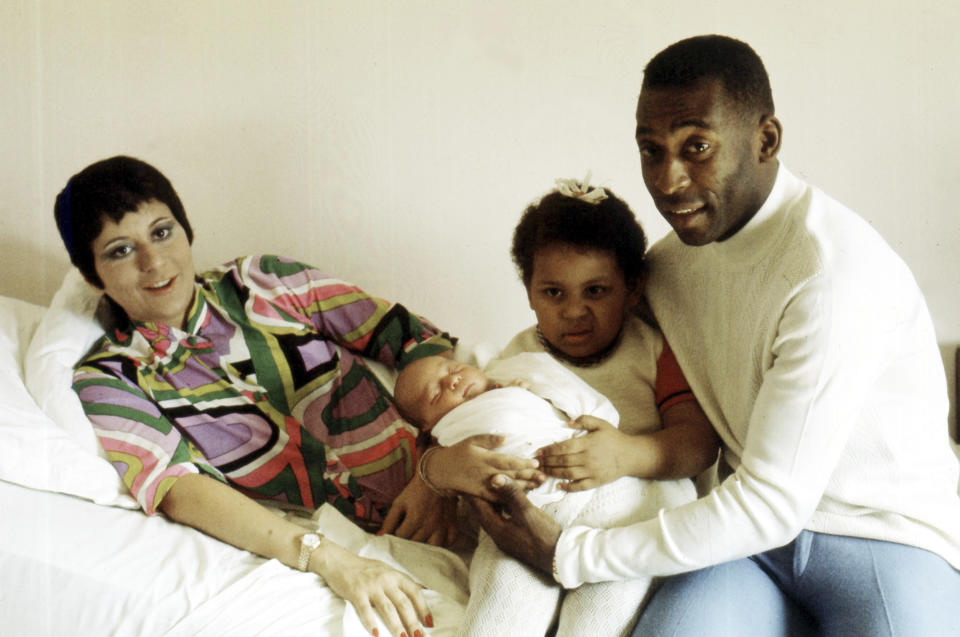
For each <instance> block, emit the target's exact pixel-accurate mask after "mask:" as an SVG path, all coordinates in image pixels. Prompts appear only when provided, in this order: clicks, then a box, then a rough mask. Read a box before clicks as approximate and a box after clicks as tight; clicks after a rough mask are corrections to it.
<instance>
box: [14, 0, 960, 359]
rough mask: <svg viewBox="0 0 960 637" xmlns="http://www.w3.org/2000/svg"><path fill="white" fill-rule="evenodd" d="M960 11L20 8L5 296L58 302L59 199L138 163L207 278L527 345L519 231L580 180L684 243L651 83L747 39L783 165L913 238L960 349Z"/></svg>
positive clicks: (743, 3)
mask: <svg viewBox="0 0 960 637" xmlns="http://www.w3.org/2000/svg"><path fill="white" fill-rule="evenodd" d="M958 20H960V5H958V4H957V3H947V2H942V1H939V0H921V1H919V2H913V3H909V4H908V3H904V2H900V1H898V2H893V1H891V0H878V1H873V2H865V1H864V2H859V1H853V0H846V1H841V2H816V1H814V2H796V1H792V0H791V1H789V2H787V1H780V2H762V3H761V2H750V1H748V0H734V1H728V2H722V3H721V2H717V1H716V0H690V1H688V2H684V3H664V2H660V1H655V0H650V1H643V2H628V1H626V0H619V1H618V0H591V1H583V2H563V1H557V0H535V1H531V0H527V1H523V2H517V1H516V0H511V1H503V0H496V1H489V0H474V1H469V2H454V1H441V0H434V1H423V0H421V1H404V2H397V1H391V0H370V1H357V2H347V1H338V2H334V1H316V2H308V1H299V2H298V1H292V0H291V1H280V2H271V1H266V0H264V1H262V2H251V1H247V2H238V1H221V2H210V1H199V2H198V1H196V0H191V1H189V2H187V1H166V2H162V3H158V2H128V1H124V0H84V2H82V3H74V2H67V1H63V2H53V1H45V0H30V1H26V0H21V1H18V0H3V1H2V2H0V34H2V37H3V42H4V45H3V47H2V51H0V85H2V87H3V91H2V103H3V106H2V108H3V111H2V113H3V117H2V118H0V139H2V140H3V151H4V152H3V154H2V158H0V175H2V178H0V265H2V266H3V271H4V273H5V276H4V277H3V278H2V279H0V294H3V295H8V296H16V297H20V298H24V299H27V300H30V301H33V302H37V303H46V302H47V301H48V300H49V299H50V297H51V296H52V294H53V292H54V291H55V290H56V288H57V286H58V285H59V282H60V280H61V278H62V277H63V274H64V273H65V272H66V270H67V266H68V264H67V260H66V258H65V256H64V254H63V250H62V247H61V245H60V241H59V238H58V236H57V234H56V231H55V228H54V224H53V221H52V214H51V209H52V204H53V199H54V197H55V196H56V193H57V192H58V191H59V189H60V188H61V187H62V186H63V184H64V183H65V181H66V179H67V178H68V177H69V176H70V175H71V174H73V173H74V172H76V171H77V170H79V169H80V168H82V167H83V166H85V165H86V164H88V163H90V162H92V161H94V160H97V159H100V158H103V157H106V156H110V155H114V154H118V153H126V154H132V155H136V156H139V157H141V158H143V159H146V160H147V161H149V162H151V163H153V164H155V165H156V166H158V167H159V168H160V169H161V170H163V171H164V172H165V173H166V174H167V175H168V176H169V177H170V178H171V179H172V181H173V182H174V185H175V186H176V187H177V189H178V191H179V193H180V195H181V198H182V199H183V200H184V203H185V205H186V207H187V211H188V213H189V215H190V218H191V221H192V223H193V225H194V228H195V230H196V234H197V240H196V243H195V251H196V260H197V262H198V264H199V265H201V266H206V265H211V264H213V263H215V262H219V261H222V260H226V259H228V258H230V257H232V256H235V255H239V254H245V253H249V252H275V253H281V254H286V255H290V256H295V257H297V258H300V259H302V260H305V261H308V262H311V263H314V264H316V265H319V266H321V267H323V268H325V269H327V270H329V271H331V272H333V273H335V274H336V275H338V276H341V277H343V278H346V279H348V280H351V281H353V282H355V283H357V284H359V285H361V286H362V287H364V288H365V289H367V290H368V291H370V292H372V293H375V294H378V295H381V296H384V297H388V298H391V299H397V300H401V301H402V302H404V303H405V304H407V305H408V306H410V307H411V308H413V309H414V310H416V311H418V312H421V313H423V314H426V315H428V316H430V317H431V318H432V319H433V320H434V321H436V322H437V323H439V324H441V325H442V326H444V327H445V328H447V329H450V330H451V331H453V332H455V333H457V334H460V335H462V336H463V337H464V338H465V339H466V340H468V341H488V342H491V343H493V344H496V345H502V344H504V343H505V341H506V340H507V339H508V338H509V337H510V336H511V335H512V334H513V333H514V332H516V331H517V330H519V329H521V328H523V327H525V326H526V325H528V324H530V323H531V322H532V313H531V312H530V311H529V309H528V308H527V306H526V300H525V296H524V293H523V289H522V286H521V285H520V283H519V282H518V281H517V279H516V276H515V274H514V271H513V267H512V265H511V263H510V259H509V252H508V247H509V240H510V236H511V232H512V229H513V225H514V223H515V222H516V220H517V218H518V216H519V214H520V212H521V211H522V209H523V208H524V206H525V205H526V204H527V203H528V202H529V201H530V200H532V199H534V198H535V197H537V196H539V195H540V194H542V193H543V192H544V191H546V190H547V189H549V188H550V187H551V186H552V184H553V179H554V178H555V177H559V176H582V175H584V174H585V173H586V172H587V171H588V170H590V171H592V172H593V175H594V177H595V179H596V180H599V181H600V182H601V183H603V184H604V185H606V186H608V187H610V188H612V189H613V190H614V191H616V192H617V193H619V194H620V195H621V196H623V197H624V198H625V199H627V201H629V202H630V203H631V205H632V206H633V208H634V210H635V211H636V212H637V214H638V216H639V217H640V219H641V221H642V223H643V224H644V225H645V227H646V228H647V230H648V232H649V234H650V235H651V237H653V238H657V237H659V236H661V235H662V234H663V233H664V232H666V225H665V224H664V222H662V221H661V220H660V218H659V217H658V215H657V214H656V211H655V210H654V209H653V208H652V206H651V204H650V203H649V200H648V197H647V195H646V192H645V190H644V188H643V184H642V181H641V178H640V171H639V161H638V156H637V152H636V148H635V145H634V143H633V139H632V137H633V135H632V130H633V108H634V102H635V99H636V94H637V91H638V88H639V84H640V80H641V71H642V68H643V64H644V63H645V62H646V60H647V59H649V57H650V56H651V55H653V54H654V53H656V52H657V51H658V50H660V49H661V48H663V47H664V46H666V45H667V44H669V43H670V42H673V41H675V40H677V39H679V38H682V37H686V36H689V35H694V34H698V33H705V32H720V33H727V34H730V35H733V36H736V37H739V38H742V39H744V40H746V41H747V42H749V43H750V44H751V45H753V46H754V48H755V49H756V50H757V51H758V52H759V53H760V55H761V56H762V57H763V59H764V61H765V63H766V65H767V68H768V71H769V72H770V75H771V78H772V83H773V89H774V98H775V100H776V103H777V113H778V115H779V116H780V118H781V120H782V122H783V123H784V127H785V136H784V146H783V152H782V155H781V157H782V159H783V160H784V161H785V162H786V163H787V164H788V165H789V166H790V167H791V169H792V170H793V171H794V172H796V173H798V174H800V175H802V176H804V177H806V178H808V179H809V180H810V181H812V182H813V183H815V184H817V185H819V186H820V187H822V188H823V189H824V190H826V191H827V192H828V193H830V194H832V195H833V196H835V197H836V198H838V199H840V200H841V201H843V202H845V203H846V204H848V205H849V206H850V207H852V208H854V209H855V210H857V211H858V212H860V213H861V214H862V215H863V216H864V217H865V218H866V219H867V220H868V221H870V222H871V223H872V224H873V225H874V226H875V227H877V228H878V229H879V230H880V232H881V233H882V234H883V235H884V236H886V237H887V239H888V241H889V242H890V243H891V244H892V245H893V247H894V248H895V249H896V250H897V251H898V252H899V253H900V254H901V255H902V256H903V258H904V259H905V260H906V261H907V262H908V263H909V264H910V266H911V267H912V269H913V271H914V273H915V275H916V277H917V279H918V281H919V283H920V285H921V287H922V288H923V290H924V292H925V293H926V295H927V299H928V302H929V304H930V307H931V310H932V312H933V315H934V318H935V321H936V325H937V330H938V334H939V337H940V339H941V341H942V342H944V343H946V344H948V345H949V344H956V343H958V342H960V250H958V246H960V214H958V212H957V204H956V193H957V186H956V184H957V177H956V175H957V173H958V168H960V155H958V152H957V149H958V148H960V133H958V131H960V128H958V125H957V115H956V104H958V103H960V82H958V81H957V72H956V70H955V64H956V60H957V59H958V58H960V44H958V38H957V37H956V35H955V33H954V26H955V25H956V24H957V23H958ZM951 357H952V355H951Z"/></svg>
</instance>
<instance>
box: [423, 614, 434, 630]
mask: <svg viewBox="0 0 960 637" xmlns="http://www.w3.org/2000/svg"><path fill="white" fill-rule="evenodd" d="M423 623H424V624H426V625H427V628H433V615H431V614H429V613H427V618H426V619H425V620H424V622H423Z"/></svg>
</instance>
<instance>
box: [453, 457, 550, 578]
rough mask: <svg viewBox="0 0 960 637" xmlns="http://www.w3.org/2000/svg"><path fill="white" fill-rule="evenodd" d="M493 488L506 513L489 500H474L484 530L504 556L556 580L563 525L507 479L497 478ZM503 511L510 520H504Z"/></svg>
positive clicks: (472, 502) (499, 476)
mask: <svg viewBox="0 0 960 637" xmlns="http://www.w3.org/2000/svg"><path fill="white" fill-rule="evenodd" d="M490 486H491V489H492V490H493V491H494V492H495V494H496V496H497V497H498V498H499V499H500V502H501V504H502V509H501V508H500V507H497V506H495V505H493V504H491V503H490V502H487V501H486V500H482V499H480V498H473V497H472V498H470V504H471V506H473V509H474V510H475V511H476V512H477V515H478V516H479V517H480V524H482V525H483V528H484V530H485V531H486V532H487V533H489V534H490V537H492V538H493V541H494V542H496V544H497V546H498V547H500V549H501V550H502V551H503V552H505V553H507V554H508V555H512V556H513V557H515V558H517V559H518V560H520V561H522V562H524V563H526V564H529V565H530V566H532V567H534V568H536V569H538V570H540V571H542V572H544V573H546V574H547V575H550V576H553V575H554V568H553V566H554V559H553V556H554V553H555V551H556V548H557V540H558V539H559V538H560V532H561V530H562V529H561V528H560V525H559V524H557V522H556V521H555V520H554V519H553V518H551V517H550V516H549V515H547V514H546V513H544V512H543V511H541V510H540V509H538V508H537V507H535V506H533V505H532V504H531V503H530V500H528V499H527V496H526V495H524V492H523V489H522V488H521V486H520V485H519V484H517V483H516V482H514V481H512V480H510V479H509V478H507V477H506V476H504V475H496V476H494V477H493V478H492V479H491V480H490ZM501 510H503V511H506V513H507V514H508V515H509V516H510V517H509V518H506V517H504V516H503V514H502V513H501Z"/></svg>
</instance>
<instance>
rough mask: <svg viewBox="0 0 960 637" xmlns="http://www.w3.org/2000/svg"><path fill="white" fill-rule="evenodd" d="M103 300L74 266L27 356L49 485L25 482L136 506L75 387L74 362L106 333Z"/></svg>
mask: <svg viewBox="0 0 960 637" xmlns="http://www.w3.org/2000/svg"><path fill="white" fill-rule="evenodd" d="M99 299H100V295H99V294H97V293H96V292H95V291H94V290H93V289H92V288H91V287H90V286H89V285H87V283H86V282H85V281H84V280H83V277H82V276H81V275H80V272H79V271H78V270H76V269H71V271H70V272H69V273H67V276H66V277H65V278H64V280H63V284H62V285H61V286H60V289H59V290H58V291H57V293H56V294H55V295H54V297H53V301H51V303H50V307H49V308H48V309H47V310H46V311H45V312H44V313H43V318H42V319H41V320H40V323H39V325H38V326H37V329H36V331H35V332H34V334H33V338H32V339H31V341H30V345H29V347H28V348H27V352H26V354H25V355H24V359H23V371H24V378H25V379H26V387H27V389H28V390H29V392H30V394H32V395H33V398H34V399H35V401H36V405H37V406H39V409H40V411H41V412H42V413H43V414H44V415H45V416H46V422H45V424H44V426H43V427H39V428H38V429H39V431H37V432H36V436H35V437H36V438H37V440H31V441H30V442H32V443H33V444H41V445H43V447H44V450H45V454H46V456H45V457H46V461H45V462H44V463H43V464H44V465H45V466H46V469H47V473H46V478H47V483H46V485H45V486H36V485H31V484H28V485H26V486H33V487H34V488H40V489H46V490H48V491H58V492H62V493H69V494H72V495H76V496H80V497H82V498H86V499H88V500H93V501H94V502H96V503H97V504H105V505H114V506H122V507H127V508H137V504H136V502H135V500H134V499H133V498H132V497H131V496H130V495H129V493H128V492H127V488H126V486H125V485H124V484H123V482H122V481H121V480H120V476H119V475H118V474H117V471H116V470H115V469H114V468H113V466H112V465H111V464H110V462H109V461H108V460H107V459H106V453H105V452H104V451H103V449H102V448H101V447H100V443H99V442H98V441H97V438H96V435H94V433H93V427H92V426H91V425H90V421H89V420H87V416H86V414H85V413H84V412H83V408H82V407H81V405H80V399H79V398H77V395H76V394H75V393H74V392H73V389H72V388H71V386H72V383H73V366H74V364H75V363H76V362H77V361H78V360H80V357H81V356H83V354H85V353H86V352H87V350H89V349H90V346H91V345H93V343H94V342H95V341H96V340H97V339H98V338H100V337H101V336H102V335H103V330H102V329H101V328H100V326H99V324H98V323H97V322H96V320H95V319H94V312H95V311H96V307H97V303H98V302H99ZM3 479H5V480H9V481H12V482H20V481H18V480H16V479H12V480H11V479H10V478H6V477H5V478H3ZM20 483H21V484H23V482H20Z"/></svg>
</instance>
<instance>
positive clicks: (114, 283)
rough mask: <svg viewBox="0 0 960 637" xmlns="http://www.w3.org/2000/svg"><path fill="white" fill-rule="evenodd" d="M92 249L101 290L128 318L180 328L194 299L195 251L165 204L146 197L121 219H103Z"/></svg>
mask: <svg viewBox="0 0 960 637" xmlns="http://www.w3.org/2000/svg"><path fill="white" fill-rule="evenodd" d="M91 248H92V250H93V264H94V268H95V269H96V272H97V275H98V276H99V277H100V280H101V281H103V291H104V292H105V293H106V294H107V296H109V297H110V298H111V299H113V300H114V301H115V302H116V303H117V305H119V306H120V307H122V308H123V310H124V311H125V312H126V313H127V316H129V317H130V318H131V319H132V320H135V321H144V322H145V321H156V322H159V323H166V324H168V325H172V326H174V327H178V328H183V326H184V324H185V323H186V316H187V312H188V311H189V310H190V305H191V303H193V294H194V282H193V279H194V269H193V254H192V252H191V250H190V242H189V240H188V239H187V235H186V232H184V230H183V227H182V226H181V225H180V224H179V223H178V222H177V220H176V219H175V218H174V216H173V213H171V212H170V209H169V208H167V206H166V205H165V204H162V203H160V202H159V201H156V200H150V201H146V202H144V203H142V204H140V207H139V208H137V210H136V211H135V212H130V213H127V214H126V215H124V216H123V218H122V219H121V220H120V223H115V222H114V221H113V220H111V219H109V218H105V219H104V221H103V230H102V231H101V232H100V235H99V236H98V237H97V238H96V239H94V240H93V244H92V246H91Z"/></svg>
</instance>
